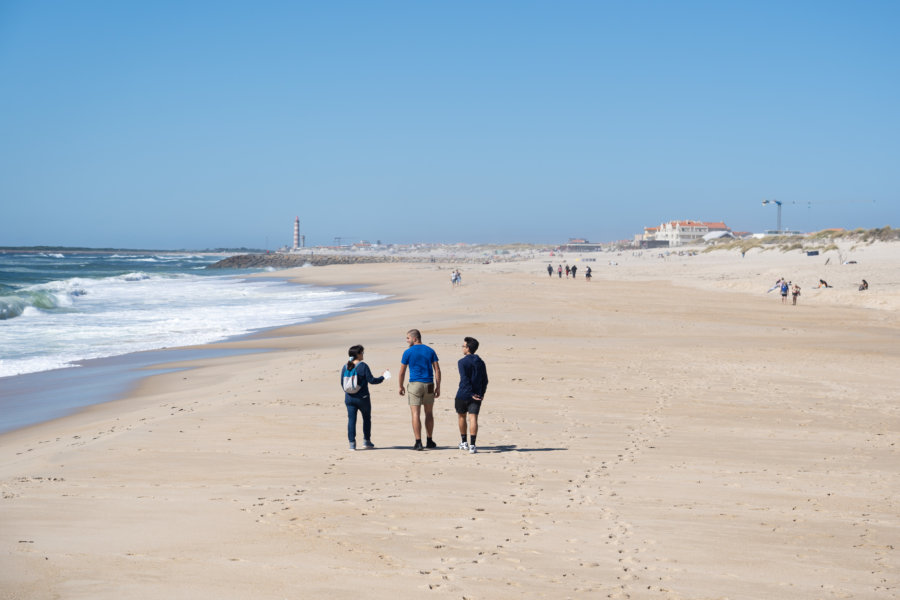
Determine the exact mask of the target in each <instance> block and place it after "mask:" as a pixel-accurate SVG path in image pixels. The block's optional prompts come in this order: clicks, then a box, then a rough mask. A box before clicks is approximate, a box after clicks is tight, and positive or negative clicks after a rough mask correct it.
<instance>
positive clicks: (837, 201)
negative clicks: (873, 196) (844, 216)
mask: <svg viewBox="0 0 900 600" xmlns="http://www.w3.org/2000/svg"><path fill="white" fill-rule="evenodd" d="M874 202H875V201H874V200H834V201H824V202H813V201H812V200H807V201H805V202H788V204H805V205H806V207H807V208H809V209H812V206H813V204H818V205H822V204H870V203H874ZM762 203H763V206H765V205H767V204H774V205H775V206H777V207H778V227H777V229H776V230H775V233H777V234H779V235H781V234H782V233H784V230H783V229H782V228H781V205H782V204H784V203H783V202H782V201H781V200H774V199H773V200H763V201H762Z"/></svg>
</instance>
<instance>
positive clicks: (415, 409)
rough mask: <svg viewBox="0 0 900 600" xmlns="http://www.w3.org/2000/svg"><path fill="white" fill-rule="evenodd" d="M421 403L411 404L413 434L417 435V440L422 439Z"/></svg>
mask: <svg viewBox="0 0 900 600" xmlns="http://www.w3.org/2000/svg"><path fill="white" fill-rule="evenodd" d="M421 408H422V407H421V405H419V404H416V405H410V407H409V412H410V415H411V416H412V429H413V435H415V436H416V440H418V441H421V440H422V410H421Z"/></svg>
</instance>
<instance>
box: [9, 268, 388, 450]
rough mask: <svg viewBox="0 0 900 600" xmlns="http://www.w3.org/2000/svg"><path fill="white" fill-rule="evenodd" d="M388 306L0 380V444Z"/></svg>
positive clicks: (260, 275) (265, 275) (255, 275)
mask: <svg viewBox="0 0 900 600" xmlns="http://www.w3.org/2000/svg"><path fill="white" fill-rule="evenodd" d="M238 277H240V278H251V277H252V278H263V279H272V280H275V281H283V282H287V283H292V280H291V279H290V278H287V277H281V276H278V275H276V274H273V273H248V274H241V275H238ZM334 287H337V289H341V290H345V291H357V290H358V291H365V290H364V289H362V288H363V286H354V285H347V286H334ZM389 301H390V298H382V299H375V300H370V301H367V302H361V303H355V304H352V305H350V306H349V307H348V308H346V309H344V310H340V311H337V312H334V313H328V314H324V315H319V316H314V317H307V320H306V321H304V322H300V323H294V324H289V325H275V326H271V327H263V328H260V329H257V330H254V331H251V332H248V333H244V334H240V335H235V336H229V337H227V338H224V339H222V340H218V341H214V342H209V343H206V344H199V345H187V346H175V347H167V348H157V349H152V350H143V351H139V352H128V353H125V354H117V355H113V356H105V357H100V358H90V359H82V360H78V361H75V362H73V363H72V365H71V366H69V367H64V368H59V369H51V370H48V371H36V372H30V373H22V374H19V375H10V376H6V377H0V382H2V383H3V386H2V388H0V408H2V410H3V414H4V420H3V422H2V423H0V440H2V436H4V435H6V434H9V433H12V432H15V431H18V430H21V429H27V428H30V427H35V426H39V425H42V424H44V423H49V422H52V421H55V420H57V419H62V418H65V417H67V416H73V415H75V414H77V413H78V412H79V411H82V410H85V409H88V408H90V407H92V406H96V405H100V404H107V403H113V402H116V401H118V400H121V399H126V398H128V397H129V396H130V395H131V394H132V393H133V391H134V390H135V389H136V388H137V387H139V386H140V385H141V381H142V380H143V379H145V378H147V377H152V376H154V375H159V374H162V373H165V372H169V371H179V370H184V369H189V368H192V367H188V366H183V365H189V364H197V363H202V361H203V360H206V359H214V358H216V357H220V356H221V357H224V356H230V355H238V354H247V353H252V352H266V351H268V349H267V348H264V347H255V348H241V347H239V346H235V344H239V343H240V342H242V341H245V340H255V339H267V338H268V337H269V336H270V335H271V336H275V337H277V331H278V330H279V329H283V328H286V327H294V326H297V325H303V324H305V323H310V322H313V321H316V320H319V319H323V318H329V317H331V316H333V315H336V314H341V313H342V312H352V311H354V310H358V308H359V307H361V306H365V305H366V304H377V303H381V302H389ZM87 395H91V399H85V396H87ZM51 398H52V400H51Z"/></svg>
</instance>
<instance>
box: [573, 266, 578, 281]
mask: <svg viewBox="0 0 900 600" xmlns="http://www.w3.org/2000/svg"><path fill="white" fill-rule="evenodd" d="M577 270H578V267H577V266H575V265H572V279H575V271H577Z"/></svg>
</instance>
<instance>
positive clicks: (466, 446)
mask: <svg viewBox="0 0 900 600" xmlns="http://www.w3.org/2000/svg"><path fill="white" fill-rule="evenodd" d="M459 449H460V450H468V449H469V443H468V442H460V443H459Z"/></svg>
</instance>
